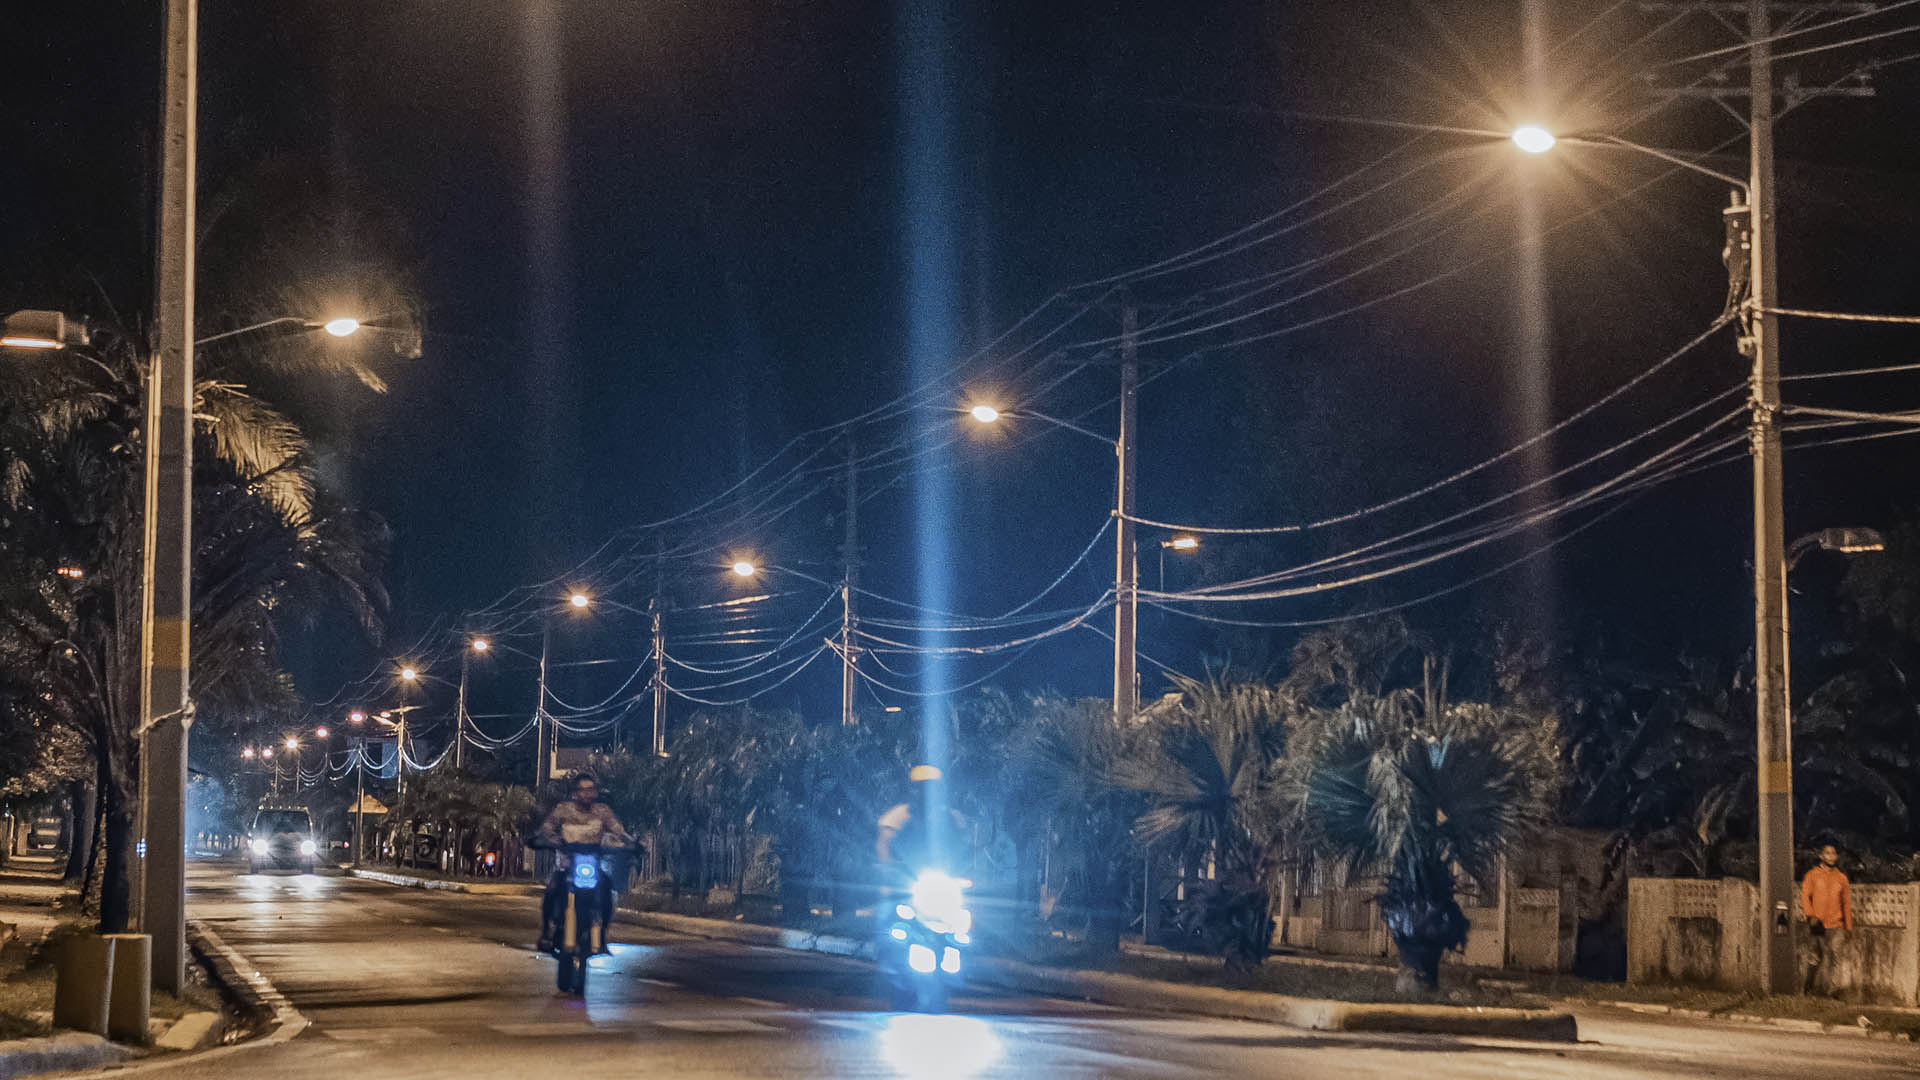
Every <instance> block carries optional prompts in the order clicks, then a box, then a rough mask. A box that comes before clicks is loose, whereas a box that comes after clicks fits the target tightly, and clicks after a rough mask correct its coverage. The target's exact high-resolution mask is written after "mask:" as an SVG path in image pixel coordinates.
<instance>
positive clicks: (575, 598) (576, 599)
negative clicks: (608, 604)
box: [567, 592, 589, 608]
mask: <svg viewBox="0 0 1920 1080" xmlns="http://www.w3.org/2000/svg"><path fill="white" fill-rule="evenodd" d="M588 602H589V601H588V600H587V594H586V593H578V592H577V593H574V594H573V595H572V596H570V597H568V598H567V603H569V604H572V605H573V606H574V607H577V608H581V607H586V606H587V604H588Z"/></svg>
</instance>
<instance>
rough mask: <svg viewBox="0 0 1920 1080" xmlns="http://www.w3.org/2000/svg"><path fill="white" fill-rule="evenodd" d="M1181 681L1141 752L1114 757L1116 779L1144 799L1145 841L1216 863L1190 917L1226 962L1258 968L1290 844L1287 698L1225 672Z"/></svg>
mask: <svg viewBox="0 0 1920 1080" xmlns="http://www.w3.org/2000/svg"><path fill="white" fill-rule="evenodd" d="M1174 681H1175V685H1176V686H1177V687H1178V689H1179V697H1178V698H1177V699H1176V700H1175V702H1174V703H1173V704H1171V705H1170V706H1168V707H1166V708H1165V709H1164V710H1163V711H1162V712H1161V713H1160V715H1159V716H1156V717H1154V718H1153V719H1152V720H1151V721H1149V723H1150V725H1151V726H1150V727H1149V728H1148V729H1147V731H1146V732H1145V736H1144V738H1142V739H1141V740H1140V743H1139V745H1138V747H1137V748H1136V750H1135V752H1134V753H1131V754H1129V755H1127V756H1126V757H1124V758H1123V759H1121V760H1120V761H1118V762H1116V763H1115V766H1114V769H1113V773H1112V775H1113V779H1114V781H1115V783H1117V784H1118V786H1119V787H1121V788H1123V789H1125V790H1128V791H1132V792H1136V793H1138V794H1139V795H1141V796H1143V797H1144V798H1145V800H1146V804H1147V808H1146V810H1145V812H1144V813H1142V814H1141V815H1140V818H1139V821H1138V823H1137V834H1138V836H1139V838H1140V840H1141V842H1143V843H1145V844H1146V845H1148V846H1149V847H1157V848H1161V849H1164V850H1171V851H1174V852H1177V853H1180V854H1181V855H1182V856H1183V857H1184V858H1185V859H1186V860H1189V861H1191V862H1204V861H1211V862H1212V864H1213V866H1214V878H1213V882H1214V884H1213V885H1212V886H1211V887H1210V888H1208V889H1205V890H1203V891H1202V894H1201V896H1200V898H1199V901H1198V908H1199V910H1198V911H1197V912H1190V913H1188V915H1187V919H1186V921H1187V922H1188V923H1189V924H1190V925H1192V926H1194V927H1195V929H1197V930H1198V931H1199V932H1200V933H1201V935H1202V938H1203V940H1206V941H1207V942H1208V943H1209V944H1210V945H1212V946H1214V947H1217V948H1219V949H1220V951H1221V952H1222V953H1223V955H1224V956H1225V957H1226V961H1227V965H1228V966H1229V967H1242V966H1248V965H1253V964H1258V963H1260V962H1261V961H1262V960H1264V959H1265V958H1266V953H1267V944H1268V941H1269V938H1270V933H1271V931H1270V922H1271V920H1270V918H1269V906H1270V905H1269V900H1268V897H1269V894H1270V892H1271V887H1272V885H1273V882H1274V879H1275V876H1276V875H1277V874H1278V872H1279V869H1280V857H1281V852H1282V851H1283V849H1284V844H1285V841H1286V828H1285V826H1286V807H1285V802H1284V800H1283V798H1282V797H1281V787H1280V769H1281V762H1282V760H1283V754H1284V752H1285V750H1286V744H1287V736H1286V731H1285V729H1284V726H1283V724H1282V719H1281V709H1280V705H1281V697H1280V695H1279V692H1278V691H1277V690H1275V689H1274V688H1273V687H1270V686H1265V685H1261V684H1259V683H1253V682H1240V681H1230V680H1228V679H1227V678H1226V677H1224V676H1221V675H1214V676H1212V677H1210V678H1209V679H1207V680H1206V681H1201V680H1197V679H1189V678H1185V677H1180V676H1176V677H1175V680H1174Z"/></svg>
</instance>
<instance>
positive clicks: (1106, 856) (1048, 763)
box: [1001, 697, 1145, 953]
mask: <svg viewBox="0 0 1920 1080" xmlns="http://www.w3.org/2000/svg"><path fill="white" fill-rule="evenodd" d="M1143 737H1144V736H1143V734H1142V732H1141V730H1140V729H1138V728H1123V727H1120V726H1119V725H1118V724H1116V723H1115V722H1114V719H1113V708H1112V705H1111V704H1110V703H1108V702H1107V701H1105V700H1099V699H1092V700H1089V699H1078V700H1069V699H1065V698H1057V697H1042V698H1039V699H1037V700H1035V701H1034V702H1033V703H1032V720H1031V724H1030V730H1029V731H1028V733H1027V734H1026V735H1025V737H1024V738H1022V739H1021V740H1020V741H1019V742H1018V743H1017V744H1016V745H1015V746H1014V747H1012V748H1003V749H1002V751H1001V752H1002V753H1005V754H1006V756H1008V757H1009V758H1013V759H1015V760H1018V761H1022V762H1024V763H1025V767H1024V768H1023V769H1021V771H1020V772H1019V774H1018V775H1017V776H1016V778H1015V779H1014V781H1013V783H1012V795H1011V797H1010V798H1009V800H1008V801H1009V803H1012V804H1016V805H1017V806H1018V807H1019V808H1021V809H1023V810H1024V811H1025V812H1026V816H1027V818H1028V819H1029V820H1027V821H1024V822H1021V824H1023V825H1024V826H1025V828H1024V831H1027V832H1029V833H1037V834H1038V837H1039V842H1040V843H1041V844H1044V845H1047V850H1048V851H1049V852H1050V853H1051V854H1052V856H1053V858H1054V859H1057V860H1058V861H1059V862H1062V863H1064V864H1065V866H1064V870H1065V873H1064V874H1063V875H1062V877H1063V883H1062V886H1061V889H1060V892H1059V895H1058V899H1059V901H1061V902H1063V903H1065V904H1066V905H1067V906H1068V907H1069V908H1075V909H1080V910H1084V911H1085V912H1086V913H1087V923H1086V931H1087V932H1086V939H1085V941H1086V945H1087V946H1088V948H1089V949H1092V950H1095V951H1098V952H1104V953H1114V952H1118V951H1119V948H1120V932H1121V930H1122V929H1123V928H1124V926H1125V923H1126V918H1125V912H1126V896H1127V890H1128V882H1129V880H1130V879H1131V870H1132V865H1133V863H1134V861H1135V859H1136V852H1137V845H1136V844H1135V842H1134V836H1133V826H1134V822H1135V820H1136V819H1138V818H1139V816H1140V813H1141V811H1142V809H1143V808H1144V804H1145V800H1144V799H1143V798H1142V796H1141V794H1140V792H1139V791H1137V790H1134V789H1132V788H1129V787H1127V786H1124V785H1122V784H1119V783H1116V782H1115V778H1116V776H1117V774H1118V773H1119V771H1120V769H1121V767H1122V765H1123V764H1124V763H1126V762H1128V761H1129V760H1130V759H1131V755H1132V753H1133V752H1134V750H1135V748H1136V746H1137V745H1138V744H1139V743H1140V742H1141V741H1142V740H1143ZM1008 749H1010V750H1011V752H1008Z"/></svg>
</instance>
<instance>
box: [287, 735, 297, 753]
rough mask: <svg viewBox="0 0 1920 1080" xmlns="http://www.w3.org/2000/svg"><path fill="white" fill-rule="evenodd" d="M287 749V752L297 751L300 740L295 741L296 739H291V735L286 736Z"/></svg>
mask: <svg viewBox="0 0 1920 1080" xmlns="http://www.w3.org/2000/svg"><path fill="white" fill-rule="evenodd" d="M287 749H289V750H298V749H300V740H299V739H296V738H294V737H293V736H291V735H289V736H287Z"/></svg>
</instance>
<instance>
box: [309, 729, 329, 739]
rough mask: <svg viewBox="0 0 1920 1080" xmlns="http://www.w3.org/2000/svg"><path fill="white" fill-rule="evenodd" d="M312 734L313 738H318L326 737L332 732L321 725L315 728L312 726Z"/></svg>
mask: <svg viewBox="0 0 1920 1080" xmlns="http://www.w3.org/2000/svg"><path fill="white" fill-rule="evenodd" d="M313 734H314V737H315V738H320V739H324V738H326V737H327V736H328V735H330V734H332V733H331V732H329V731H328V730H327V729H326V728H323V727H317V728H314V729H313Z"/></svg>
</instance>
